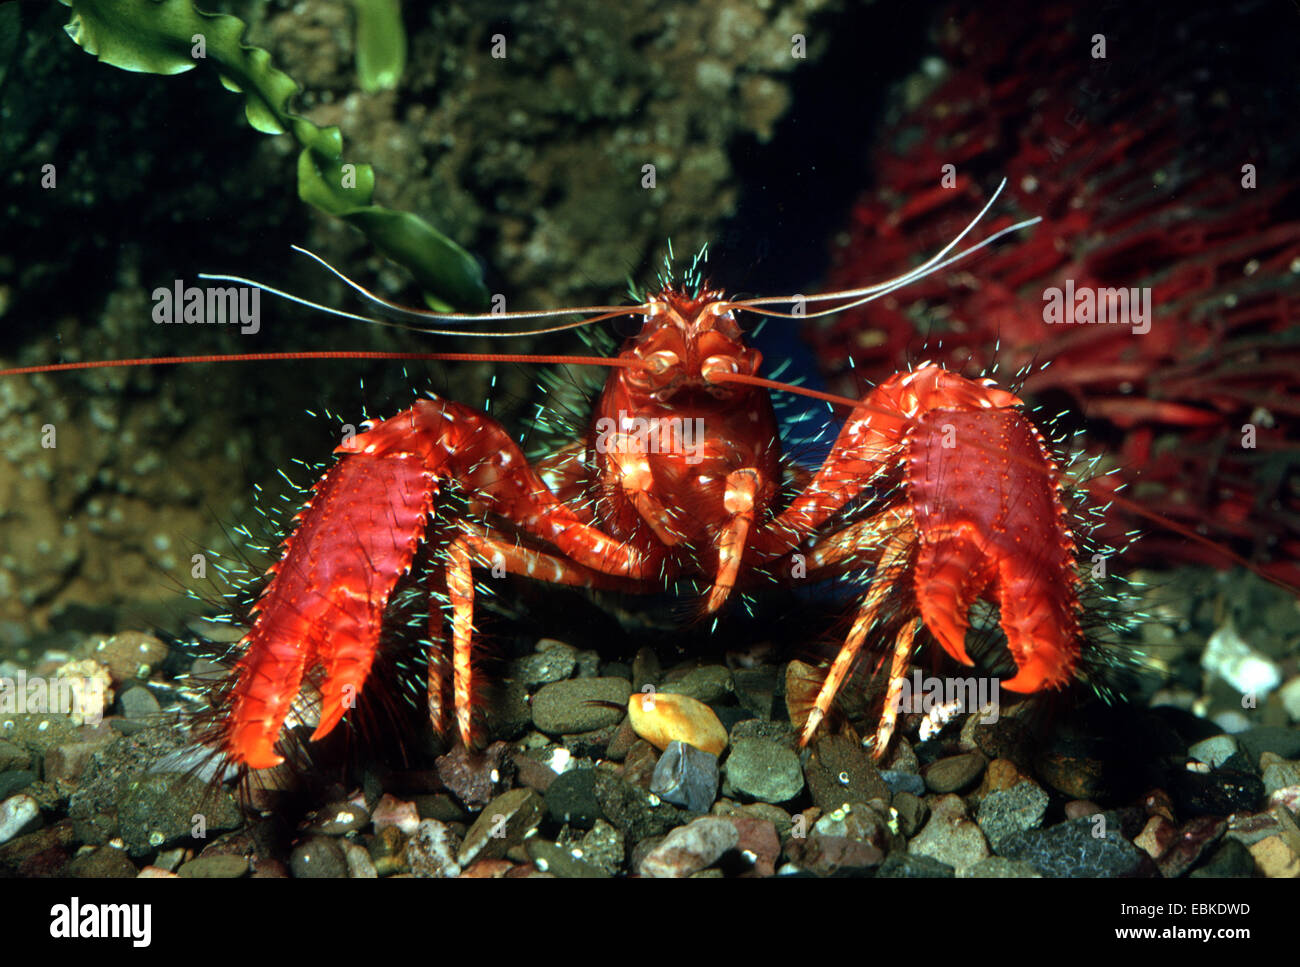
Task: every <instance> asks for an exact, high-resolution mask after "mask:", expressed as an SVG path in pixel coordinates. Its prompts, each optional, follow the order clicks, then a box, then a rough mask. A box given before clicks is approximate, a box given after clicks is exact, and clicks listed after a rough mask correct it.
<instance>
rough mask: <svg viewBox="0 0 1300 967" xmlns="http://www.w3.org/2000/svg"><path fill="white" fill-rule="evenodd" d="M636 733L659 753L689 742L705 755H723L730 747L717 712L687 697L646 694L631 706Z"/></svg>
mask: <svg viewBox="0 0 1300 967" xmlns="http://www.w3.org/2000/svg"><path fill="white" fill-rule="evenodd" d="M627 713H628V716H629V717H630V718H631V721H632V729H633V730H634V731H635V732H636V734H637V735H639V736H641V738H643V739H645V740H646V741H647V742H649V743H650V744H651V745H653V746H654V747H655V748H658V749H666V748H668V744H669V743H670V742H685V743H686V744H687V745H693V746H695V748H697V749H703V750H704V751H705V752H712V753H713V754H714V755H722V750H723V749H725V748H726V747H727V730H726V729H725V728H723V727H722V722H721V721H719V719H718V717H717V715H715V714H714V713H713V709H711V708H709V707H708V706H707V705H705V704H704V703H703V702H699V701H696V700H695V699H693V698H687V697H686V696H685V695H670V694H668V693H666V692H643V693H638V694H636V695H633V696H632V697H631V699H630V700H629V701H628V704H627Z"/></svg>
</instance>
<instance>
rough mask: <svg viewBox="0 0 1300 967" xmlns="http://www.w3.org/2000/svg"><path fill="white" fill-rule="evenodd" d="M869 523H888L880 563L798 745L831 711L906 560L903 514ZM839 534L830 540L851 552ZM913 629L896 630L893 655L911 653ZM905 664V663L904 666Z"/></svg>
mask: <svg viewBox="0 0 1300 967" xmlns="http://www.w3.org/2000/svg"><path fill="white" fill-rule="evenodd" d="M868 523H873V524H877V525H878V526H880V525H884V524H888V525H889V526H890V527H891V529H892V530H893V533H892V534H891V535H890V537H889V538H888V540H887V541H886V543H885V548H884V550H883V551H882V553H881V555H880V563H879V564H878V565H877V566H876V572H875V575H874V576H873V580H872V582H871V590H869V591H868V592H867V596H866V597H865V598H864V599H863V601H862V605H861V606H860V607H859V608H858V613H857V616H856V617H855V618H854V620H853V627H852V628H850V629H849V634H848V637H847V638H846V639H845V641H844V644H843V646H842V647H841V648H840V651H839V654H837V655H836V656H835V661H834V663H833V664H832V665H831V669H830V672H829V673H828V674H827V675H826V680H825V681H824V682H822V687H821V690H820V691H819V692H818V693H817V698H816V700H815V701H814V702H813V707H812V709H811V710H810V711H809V713H808V718H807V720H806V721H805V722H804V724H803V728H802V729H801V730H800V733H799V744H800V745H801V746H803V745H807V744H808V743H809V742H810V741H812V737H813V736H814V735H815V734H816V732H817V729H818V728H819V727H820V726H821V724H822V721H823V720H824V719H825V717H826V713H827V712H829V711H830V708H831V704H832V703H833V702H834V701H835V695H836V694H837V693H838V692H839V690H840V687H841V686H842V685H843V684H844V679H845V678H847V677H848V674H849V671H850V670H851V669H852V668H853V664H854V662H855V660H856V659H857V656H858V653H859V652H860V651H861V650H862V645H863V642H865V641H866V637H867V632H868V631H870V630H871V628H872V626H873V625H875V623H876V619H877V618H878V617H879V614H880V609H881V606H882V605H883V604H884V603H885V602H886V600H888V597H889V595H890V593H891V592H892V590H893V583H894V581H895V580H896V578H897V575H898V573H899V572H900V571H901V570H902V567H903V566H904V565H905V564H906V561H907V556H908V551H909V548H910V545H911V543H912V534H911V531H910V528H908V527H906V526H905V517H904V516H903V515H900V514H897V513H893V512H886V513H885V514H881V515H880V516H879V518H873V519H872V521H870V522H868ZM839 536H840V535H834V536H833V537H831V538H830V541H831V542H832V543H834V545H835V546H836V547H837V548H839V551H838V555H843V556H847V555H849V554H851V553H852V552H853V550H854V547H853V546H852V545H851V544H848V543H847V542H845V541H840V540H836V538H837V537H839ZM858 550H861V548H860V547H859V548H858ZM914 632H915V627H914V623H913V622H911V621H908V622H907V623H906V624H905V625H904V626H903V628H902V629H901V630H900V631H899V632H898V643H897V646H896V648H895V652H896V657H897V652H899V651H902V650H904V649H906V650H907V651H908V652H910V649H911V639H912V635H913V634H914ZM904 642H906V644H905V643H904ZM904 667H906V666H905V665H904ZM891 728H892V723H891Z"/></svg>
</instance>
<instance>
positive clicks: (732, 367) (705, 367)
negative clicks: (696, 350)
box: [700, 356, 740, 383]
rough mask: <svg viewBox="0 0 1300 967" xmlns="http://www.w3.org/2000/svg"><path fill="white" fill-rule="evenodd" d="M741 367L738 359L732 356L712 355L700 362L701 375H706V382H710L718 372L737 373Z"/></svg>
mask: <svg viewBox="0 0 1300 967" xmlns="http://www.w3.org/2000/svg"><path fill="white" fill-rule="evenodd" d="M739 369H740V367H739V366H737V365H736V361H735V360H734V359H733V358H732V357H730V356H710V357H709V358H708V359H706V360H704V362H703V363H701V364H700V375H702V376H703V377H704V381H705V382H706V383H710V382H712V381H713V376H714V375H715V374H717V373H735V372H738V371H739Z"/></svg>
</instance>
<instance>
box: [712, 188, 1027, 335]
mask: <svg viewBox="0 0 1300 967" xmlns="http://www.w3.org/2000/svg"><path fill="white" fill-rule="evenodd" d="M1006 185H1007V179H1006V178H1003V179H1002V181H1001V182H999V183H998V187H997V189H996V190H994V192H993V195H992V197H990V198H989V200H988V201H987V202H985V204H984V207H983V208H981V209H980V211H979V213H978V214H976V215H975V217H974V218H972V219H971V220H970V222H969V223H967V225H966V227H965V228H963V229H962V230H961V231H960V232H958V233H957V235H956V236H955V237H954V238H953V239H952V241H950V242H949V243H948V244H947V245H945V246H944V247H943V248H942V249H940V250H939V251H938V252H936V253H935V254H934V255H932V256H930V258H928V259H927V260H926V261H924V262H922V263H921V264H920V265H918V266H916V267H915V268H912V269H909V270H908V271H906V272H904V273H902V274H901V275H897V276H894V277H893V278H892V279H886V280H885V281H884V282H877V283H875V284H874V285H869V286H864V287H862V288H857V289H843V290H840V291H838V292H823V293H820V294H818V295H811V296H805V297H804V301H805V302H824V301H826V300H829V299H857V298H859V297H869V298H862V299H861V301H858V302H852V303H849V304H846V305H843V306H839V307H837V308H835V309H829V310H824V311H823V312H821V313H815V314H813V316H814V317H815V316H816V315H829V314H832V313H836V312H843V311H844V310H845V309H849V308H853V307H854V306H858V305H862V304H864V303H866V302H870V301H871V298H879V297H880V296H883V295H887V294H888V293H890V292H893V291H895V290H896V289H899V288H901V287H902V286H904V285H907V284H909V283H911V282H915V281H917V280H918V279H922V278H925V277H926V276H927V275H930V274H931V273H933V272H937V271H939V270H941V269H943V268H945V267H946V266H949V265H951V264H953V263H954V262H956V261H957V260H959V259H962V258H965V257H966V256H968V255H972V254H974V253H975V252H978V251H979V250H980V249H981V248H984V247H985V246H987V245H990V244H992V243H993V242H995V241H997V240H998V239H999V238H1001V237H1002V236H1004V235H1007V234H1009V233H1011V232H1015V231H1019V230H1020V229H1022V228H1027V227H1029V226H1030V225H1035V224H1037V223H1038V222H1040V221H1042V218H1041V217H1036V218H1030V219H1026V220H1024V221H1022V222H1017V223H1016V224H1015V225H1012V226H1009V227H1007V228H1004V229H1002V230H1000V231H998V232H995V233H994V234H993V235H991V236H990V237H988V238H986V239H985V240H984V241H983V242H980V243H979V244H978V245H975V246H972V247H971V248H969V249H965V250H964V251H962V252H959V253H958V254H957V255H955V256H953V257H952V258H948V259H945V256H947V255H948V253H949V252H951V251H952V250H953V249H954V248H956V247H957V246H958V245H959V244H960V243H961V240H962V239H964V238H965V237H966V236H967V235H969V234H970V233H971V232H972V231H973V230H974V229H975V226H976V225H978V224H979V223H980V222H981V221H982V220H983V218H984V216H985V215H987V214H988V212H989V210H990V209H991V208H992V207H993V205H994V204H996V203H997V200H998V198H999V197H1000V196H1001V194H1002V191H1003V189H1005V188H1006ZM793 301H794V299H793V298H791V297H789V296H766V297H764V298H760V299H746V300H744V301H737V302H731V303H728V308H738V309H752V307H754V306H765V305H773V304H784V303H787V302H793ZM761 314H762V315H770V316H774V317H777V318H789V319H796V318H808V317H809V315H808V314H807V313H805V314H803V315H799V316H796V315H794V314H793V313H778V312H763V313H761Z"/></svg>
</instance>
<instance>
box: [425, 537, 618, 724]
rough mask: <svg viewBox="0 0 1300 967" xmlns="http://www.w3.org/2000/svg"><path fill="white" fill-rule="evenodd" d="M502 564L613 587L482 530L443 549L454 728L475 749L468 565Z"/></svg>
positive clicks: (558, 579)
mask: <svg viewBox="0 0 1300 967" xmlns="http://www.w3.org/2000/svg"><path fill="white" fill-rule="evenodd" d="M475 567H479V568H494V569H495V568H501V569H503V570H504V571H505V573H507V574H520V575H527V576H529V577H534V578H538V579H539V580H543V581H550V582H551V583H553V584H567V585H570V586H576V587H617V586H618V585H617V583H616V582H615V581H613V580H611V579H610V578H608V577H606V576H605V575H602V574H598V573H595V572H593V571H590V570H589V569H587V568H584V567H581V566H579V565H575V564H573V563H572V562H570V561H566V560H564V559H563V558H561V557H558V556H556V555H554V554H547V553H546V552H544V551H538V550H534V549H532V548H527V547H520V546H518V545H517V544H513V543H510V542H508V541H506V540H504V539H502V538H499V537H497V536H495V535H492V534H490V533H489V532H487V531H485V530H479V529H474V530H469V531H467V532H466V533H463V534H461V535H460V536H459V537H457V538H456V539H455V540H453V541H452V542H451V544H450V545H448V547H447V567H446V572H447V592H448V596H449V598H450V600H451V612H452V617H451V627H452V655H453V658H452V670H453V693H454V695H455V708H456V728H457V731H458V732H459V734H460V738H461V741H462V742H464V743H465V745H466V747H468V748H475V746H476V745H477V744H478V736H477V735H476V730H475V727H474V721H473V715H472V712H473V709H474V707H475V703H474V681H473V674H474V673H473V664H472V660H471V659H472V654H473V652H472V641H473V634H474V577H473V569H474V568H475Z"/></svg>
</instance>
